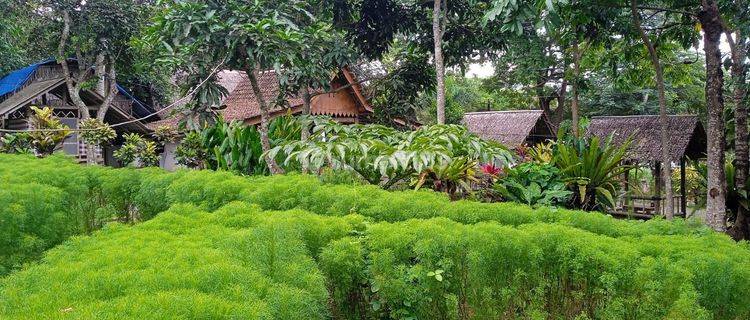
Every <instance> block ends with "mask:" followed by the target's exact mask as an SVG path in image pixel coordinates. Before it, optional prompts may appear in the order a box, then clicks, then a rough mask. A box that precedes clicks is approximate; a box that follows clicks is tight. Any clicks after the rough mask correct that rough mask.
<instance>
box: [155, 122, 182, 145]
mask: <svg viewBox="0 0 750 320" xmlns="http://www.w3.org/2000/svg"><path fill="white" fill-rule="evenodd" d="M151 135H152V136H153V137H154V140H156V142H158V143H159V144H160V145H165V144H167V143H169V142H175V141H176V140H177V138H178V135H179V134H178V133H177V130H175V129H174V128H172V127H170V126H159V127H157V128H156V129H155V130H154V133H152V134H151Z"/></svg>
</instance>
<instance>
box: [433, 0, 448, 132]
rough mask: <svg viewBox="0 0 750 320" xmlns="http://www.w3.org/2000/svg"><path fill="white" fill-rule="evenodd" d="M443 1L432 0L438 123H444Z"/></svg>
mask: <svg viewBox="0 0 750 320" xmlns="http://www.w3.org/2000/svg"><path fill="white" fill-rule="evenodd" d="M444 1H447V0H434V1H433V2H434V3H433V7H434V9H433V10H432V37H433V41H434V42H435V54H434V55H433V57H432V58H433V60H434V63H435V79H436V83H437V88H436V96H437V99H436V104H437V122H438V124H445V65H444V61H443V30H444V29H445V23H444V21H445V19H444V18H443V14H445V15H447V12H446V13H442V11H443V6H444V3H445V2H444Z"/></svg>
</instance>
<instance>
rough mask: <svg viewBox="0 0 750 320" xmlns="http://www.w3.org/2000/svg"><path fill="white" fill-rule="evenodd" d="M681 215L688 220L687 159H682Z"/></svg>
mask: <svg viewBox="0 0 750 320" xmlns="http://www.w3.org/2000/svg"><path fill="white" fill-rule="evenodd" d="M680 213H681V214H682V216H683V217H685V218H687V188H686V183H685V157H684V156H683V157H682V158H680Z"/></svg>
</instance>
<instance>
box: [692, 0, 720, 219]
mask: <svg viewBox="0 0 750 320" xmlns="http://www.w3.org/2000/svg"><path fill="white" fill-rule="evenodd" d="M698 19H699V20H700V23H701V28H702V30H703V51H704V52H705V54H706V108H707V110H708V129H707V135H708V160H707V168H708V181H707V185H708V187H707V199H706V223H707V224H708V225H709V226H711V227H712V228H713V229H714V230H717V231H722V232H723V231H725V230H726V198H725V197H726V192H727V191H726V173H725V172H724V159H725V155H724V149H725V144H726V141H725V134H724V94H723V86H724V71H723V70H722V65H721V49H720V48H719V44H720V41H721V35H722V33H724V29H723V27H722V23H721V15H720V12H719V7H718V4H717V2H716V0H701V8H700V11H699V12H698Z"/></svg>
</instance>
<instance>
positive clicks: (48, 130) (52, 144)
mask: <svg viewBox="0 0 750 320" xmlns="http://www.w3.org/2000/svg"><path fill="white" fill-rule="evenodd" d="M31 110H32V111H33V112H34V113H33V114H32V115H31V118H30V119H29V120H30V125H31V128H33V129H36V130H40V131H30V132H29V139H30V140H31V147H32V148H34V151H35V152H36V154H37V155H39V156H40V157H46V156H48V155H51V154H52V153H53V152H55V150H57V149H58V148H60V146H62V142H63V141H64V140H65V138H66V137H67V136H68V135H69V134H70V133H71V131H70V128H68V126H66V125H64V124H62V123H61V122H60V119H58V118H56V117H55V116H54V115H53V110H52V109H50V108H49V107H44V108H42V109H39V108H37V107H35V106H31Z"/></svg>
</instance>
